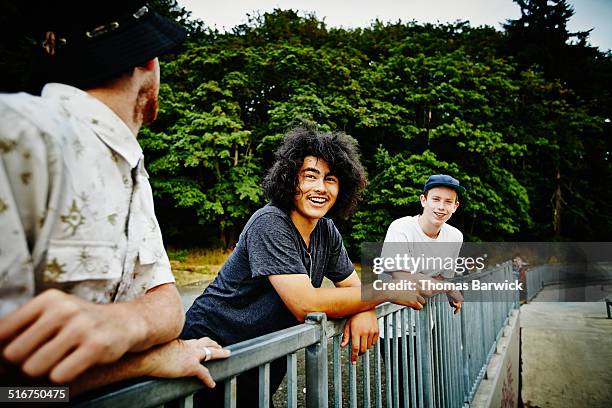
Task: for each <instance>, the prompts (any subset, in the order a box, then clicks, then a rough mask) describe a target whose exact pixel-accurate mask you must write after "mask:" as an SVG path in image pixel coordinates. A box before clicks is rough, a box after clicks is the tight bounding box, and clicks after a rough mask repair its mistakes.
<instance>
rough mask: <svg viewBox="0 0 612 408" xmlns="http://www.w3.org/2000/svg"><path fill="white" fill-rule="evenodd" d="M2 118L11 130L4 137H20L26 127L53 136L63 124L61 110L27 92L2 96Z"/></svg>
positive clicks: (0, 111)
mask: <svg viewBox="0 0 612 408" xmlns="http://www.w3.org/2000/svg"><path fill="white" fill-rule="evenodd" d="M0 118H1V120H0V122H2V123H3V124H4V125H5V126H6V127H7V130H9V131H8V132H3V137H7V136H9V135H10V134H16V135H18V134H19V133H22V131H23V128H24V127H29V128H31V129H38V130H39V131H41V132H45V133H51V134H53V133H55V132H57V131H58V129H59V128H60V126H61V123H62V120H61V115H60V112H59V110H58V109H57V108H56V107H55V106H54V105H53V104H51V103H50V101H49V100H47V99H44V98H41V97H40V96H35V95H30V94H28V93H25V92H19V93H12V94H0ZM11 129H12V130H13V132H11V131H10V130H11Z"/></svg>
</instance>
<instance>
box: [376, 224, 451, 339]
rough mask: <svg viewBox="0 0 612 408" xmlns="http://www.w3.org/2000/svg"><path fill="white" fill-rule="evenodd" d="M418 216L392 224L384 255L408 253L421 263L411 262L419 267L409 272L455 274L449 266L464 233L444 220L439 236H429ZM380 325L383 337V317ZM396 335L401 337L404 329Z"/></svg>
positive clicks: (393, 255)
mask: <svg viewBox="0 0 612 408" xmlns="http://www.w3.org/2000/svg"><path fill="white" fill-rule="evenodd" d="M419 217H420V215H415V216H408V217H403V218H399V219H397V220H395V221H393V222H392V223H391V225H389V228H388V229H387V235H386V236H385V244H384V245H383V250H382V255H381V256H383V257H395V256H396V255H398V254H400V255H402V256H403V255H404V254H408V256H409V257H410V258H413V259H414V261H417V262H420V263H419V264H418V265H417V264H416V263H414V262H413V263H412V265H415V266H416V268H409V269H408V270H409V271H410V272H415V273H416V272H420V273H423V274H425V275H427V276H437V275H442V276H443V277H444V278H451V277H453V275H454V270H453V269H452V268H450V267H448V265H450V263H451V262H454V260H455V259H456V258H457V257H458V256H459V252H460V250H461V245H462V243H463V234H462V233H461V231H459V230H458V229H457V228H455V227H453V226H452V225H448V224H446V223H444V224H442V228H441V229H440V233H439V234H438V237H437V238H435V239H434V238H430V237H428V236H427V235H426V234H425V232H423V230H422V229H421V226H420V225H419ZM419 258H420V260H419ZM378 325H379V329H380V337H382V338H384V332H383V323H382V319H381V320H380V321H379V322H378ZM398 330H399V328H398ZM397 335H398V336H401V332H398V334H397Z"/></svg>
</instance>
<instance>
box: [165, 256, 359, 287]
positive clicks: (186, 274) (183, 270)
mask: <svg viewBox="0 0 612 408" xmlns="http://www.w3.org/2000/svg"><path fill="white" fill-rule="evenodd" d="M167 252H168V258H170V266H171V267H172V273H173V274H174V278H175V279H176V284H177V286H188V285H193V284H195V283H198V282H202V281H212V280H213V279H214V278H215V276H217V274H218V273H219V270H220V269H221V266H223V264H224V263H225V261H226V260H227V258H228V257H229V256H230V254H231V253H232V251H231V250H229V249H203V248H193V249H178V248H168V249H167ZM355 270H356V271H357V274H359V275H360V276H361V264H358V263H357V264H355Z"/></svg>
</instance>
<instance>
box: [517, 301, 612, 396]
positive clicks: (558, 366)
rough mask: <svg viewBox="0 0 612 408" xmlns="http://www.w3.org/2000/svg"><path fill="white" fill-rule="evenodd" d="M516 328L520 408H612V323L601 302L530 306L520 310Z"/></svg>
mask: <svg viewBox="0 0 612 408" xmlns="http://www.w3.org/2000/svg"><path fill="white" fill-rule="evenodd" d="M544 291H546V289H544ZM544 291H543V292H544ZM546 296H547V295H546V293H543V298H546ZM536 299H537V298H536ZM520 322H521V359H522V391H521V392H522V399H523V402H524V403H525V406H527V407H581V408H582V407H606V408H609V407H612V319H607V315H606V306H605V303H604V302H594V303H585V302H583V303H577V302H572V303H570V302H532V303H529V304H526V305H523V306H521V319H520Z"/></svg>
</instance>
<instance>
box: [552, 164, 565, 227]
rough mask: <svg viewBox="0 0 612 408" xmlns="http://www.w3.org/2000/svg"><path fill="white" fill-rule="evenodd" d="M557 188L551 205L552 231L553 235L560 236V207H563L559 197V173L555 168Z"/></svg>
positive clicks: (561, 198) (561, 199)
mask: <svg viewBox="0 0 612 408" xmlns="http://www.w3.org/2000/svg"><path fill="white" fill-rule="evenodd" d="M556 182H557V188H556V189H555V192H554V193H553V196H552V200H551V201H552V204H553V230H554V231H555V235H561V209H562V208H561V207H562V205H563V197H562V195H561V171H560V170H559V167H557V174H556Z"/></svg>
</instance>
